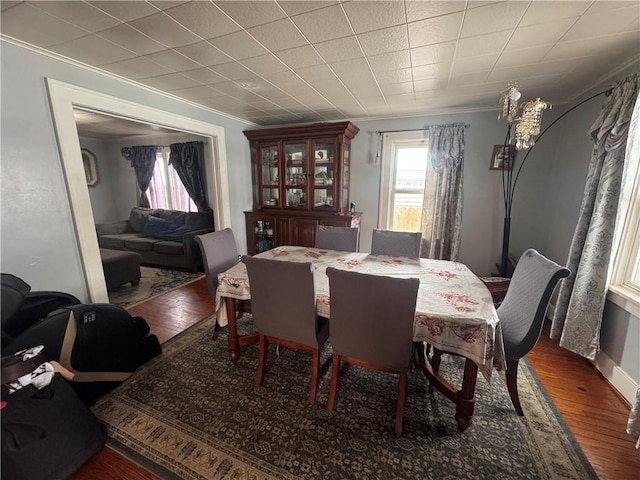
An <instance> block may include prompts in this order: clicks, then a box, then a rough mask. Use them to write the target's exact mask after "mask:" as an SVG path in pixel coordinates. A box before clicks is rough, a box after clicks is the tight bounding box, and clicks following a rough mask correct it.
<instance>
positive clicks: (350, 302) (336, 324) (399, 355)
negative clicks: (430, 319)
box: [327, 267, 420, 371]
mask: <svg viewBox="0 0 640 480" xmlns="http://www.w3.org/2000/svg"><path fill="white" fill-rule="evenodd" d="M327 275H328V277H329V289H330V292H331V293H330V298H331V320H330V323H329V337H330V339H331V345H332V346H333V352H334V353H337V354H339V355H345V356H349V357H354V358H357V359H359V360H362V361H365V362H369V363H373V364H375V365H379V366H383V367H386V368H392V369H394V370H400V371H407V370H408V368H409V366H410V364H411V352H412V348H413V321H414V316H415V311H416V298H417V295H418V287H419V285H420V280H418V279H417V278H394V277H384V276H378V275H368V274H365V273H357V272H350V271H346V270H338V269H336V268H333V267H328V268H327Z"/></svg>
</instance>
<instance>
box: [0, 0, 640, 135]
mask: <svg viewBox="0 0 640 480" xmlns="http://www.w3.org/2000/svg"><path fill="white" fill-rule="evenodd" d="M1 7H2V13H1V17H0V20H1V33H2V37H3V38H5V39H7V40H11V39H14V40H18V41H19V42H24V43H28V44H30V45H34V46H37V47H40V48H43V49H46V50H48V51H51V52H54V53H56V54H58V55H62V56H65V57H68V58H71V59H74V60H76V61H79V62H83V63H85V64H88V65H91V66H94V67H97V68H99V69H102V70H105V71H107V72H111V73H113V74H117V75H120V76H122V77H125V78H127V79H130V80H133V81H136V82H139V83H141V84H144V85H147V86H150V87H153V88H155V89H159V90H162V91H164V92H168V93H170V94H172V95H175V96H178V97H181V98H184V99H187V100H189V101H191V102H195V103H198V104H201V105H204V106H205V107H208V108H212V109H215V110H218V111H221V112H225V113H227V114H229V115H233V116H235V117H238V118H242V119H245V120H249V121H252V122H255V123H257V124H261V125H272V124H285V123H299V122H317V121H333V120H340V119H360V118H375V117H390V116H410V115H419V114H428V113H436V112H443V111H448V112H452V111H470V110H480V109H488V108H497V102H498V98H499V96H500V93H501V92H502V90H504V88H505V87H506V85H507V83H508V82H509V81H511V80H515V81H518V82H519V83H520V86H521V90H522V92H523V97H522V98H523V100H528V99H530V98H533V97H541V98H543V99H544V100H547V101H550V102H551V103H554V104H559V103H565V102H569V101H571V100H573V99H574V98H576V97H577V96H578V95H580V94H582V93H584V92H585V91H586V90H588V89H589V88H591V87H593V86H595V85H597V84H599V83H601V82H603V81H606V80H608V79H610V78H612V77H613V76H615V74H616V73H617V72H618V71H620V70H621V69H622V68H626V67H628V66H630V65H632V64H633V63H634V62H637V61H638V59H639V58H640V20H639V14H640V2H638V1H637V0H634V1H560V2H550V1H507V2H491V1H439V2H432V1H413V0H411V1H410V0H404V1H402V0H396V1H273V0H263V1H191V2H184V1H45V2H30V1H19V2H18V1H2V2H1Z"/></svg>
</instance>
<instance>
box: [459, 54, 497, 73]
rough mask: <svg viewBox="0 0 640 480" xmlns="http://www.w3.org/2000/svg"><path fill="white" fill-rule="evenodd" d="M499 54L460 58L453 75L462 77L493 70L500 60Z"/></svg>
mask: <svg viewBox="0 0 640 480" xmlns="http://www.w3.org/2000/svg"><path fill="white" fill-rule="evenodd" d="M498 57H499V54H498V53H492V54H489V55H478V56H475V57H467V58H460V59H458V60H456V62H455V63H454V65H453V71H452V74H453V75H462V74H465V73H473V72H486V71H487V70H491V69H492V68H493V66H494V65H495V63H496V60H498Z"/></svg>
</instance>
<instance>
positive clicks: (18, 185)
mask: <svg viewBox="0 0 640 480" xmlns="http://www.w3.org/2000/svg"><path fill="white" fill-rule="evenodd" d="M0 48H1V52H0V53H1V61H2V69H1V73H2V92H1V93H2V130H1V139H2V142H1V143H2V145H1V153H2V163H1V165H0V167H1V173H2V192H1V200H2V204H1V210H0V213H1V217H0V218H1V219H2V231H1V237H0V239H1V247H0V253H1V257H0V260H1V261H2V271H3V272H10V273H14V274H16V275H18V276H20V277H22V278H24V279H25V280H26V281H27V282H28V283H30V284H31V285H32V287H33V288H34V289H35V290H43V289H56V290H61V291H65V292H69V293H72V294H75V295H77V296H79V297H80V298H83V299H84V298H86V287H85V285H84V280H83V278H84V276H83V273H82V270H81V264H80V256H79V252H78V248H77V246H76V238H75V232H74V229H73V222H72V218H71V210H70V206H69V201H68V195H67V192H66V188H65V183H64V178H63V169H62V164H61V160H60V155H59V152H58V147H57V141H56V137H55V131H54V127H53V122H52V118H51V111H50V108H49V102H48V97H47V92H46V87H45V77H51V78H54V79H56V80H60V81H63V82H67V83H71V84H75V85H79V86H81V87H85V88H88V89H91V90H95V91H98V92H102V93H105V94H107V95H112V96H115V97H118V98H122V99H125V100H130V101H133V102H137V103H140V104H143V105H146V106H150V107H155V108H158V109H161V110H165V111H169V112H173V113H176V114H180V115H183V116H186V117H191V118H195V119H198V120H201V121H205V122H209V123H213V124H216V125H221V126H223V127H224V128H225V133H226V146H227V160H228V164H229V174H228V181H229V189H230V192H231V219H232V228H233V230H234V232H235V233H236V235H237V237H238V243H239V246H240V247H241V250H242V251H244V250H245V248H246V238H245V231H244V216H243V214H242V212H243V211H244V210H246V209H249V208H251V206H252V193H251V186H250V184H249V179H250V178H251V165H250V160H249V159H250V156H249V147H248V142H247V140H246V138H245V137H244V135H243V134H242V130H243V129H246V128H249V127H248V125H247V124H244V123H243V122H240V121H236V120H233V119H229V118H227V117H225V116H222V115H216V114H214V113H212V112H210V111H207V110H204V109H200V108H197V107H194V106H191V105H189V104H186V103H183V102H180V101H177V100H172V99H169V98H167V97H165V96H162V95H158V94H155V93H153V92H151V91H149V90H146V89H142V88H139V87H136V86H133V85H130V84H127V83H124V82H120V81H118V80H116V79H113V78H111V77H108V76H105V75H101V74H99V73H95V72H92V71H89V70H85V69H82V68H79V67H75V66H72V65H70V64H67V63H65V62H61V61H58V60H55V59H52V58H49V57H47V56H44V55H39V54H36V53H33V52H31V51H29V50H27V49H23V48H20V47H16V46H14V45H11V44H8V43H6V42H0ZM534 95H535V92H530V93H529V92H523V98H525V99H529V98H531V97H533V96H534ZM599 105H600V104H599V102H598V101H594V102H593V103H590V104H589V105H588V106H587V107H588V108H586V110H584V111H581V112H574V113H577V114H573V115H571V116H570V117H569V116H568V118H567V120H569V121H568V122H564V123H559V124H558V125H557V128H555V127H554V129H553V131H550V134H549V135H548V137H545V139H544V141H542V142H540V144H539V145H538V146H537V147H536V149H535V150H534V153H532V155H531V157H530V159H529V160H527V162H528V163H527V166H526V169H525V170H523V174H522V177H521V179H520V180H519V182H520V183H519V185H518V192H517V193H516V200H515V205H514V212H513V220H512V222H513V225H512V238H513V240H512V248H511V252H512V253H514V254H515V255H519V254H520V253H521V252H522V251H524V250H525V249H526V248H529V247H534V248H537V249H538V250H539V251H540V252H542V253H543V254H545V255H547V256H549V257H551V258H553V259H554V260H556V261H558V262H560V263H565V262H566V258H567V253H568V249H569V244H570V241H571V236H572V234H573V229H574V227H575V224H576V219H577V214H578V209H579V205H580V200H581V196H582V190H583V186H584V179H585V177H586V168H587V165H588V161H589V154H590V149H591V146H590V144H589V141H588V139H587V138H586V136H585V135H584V132H585V131H586V129H588V127H589V125H590V124H591V122H592V121H593V119H595V116H596V115H597V112H598V110H599ZM562 111H563V110H562V109H558V108H556V109H554V110H552V112H547V113H550V115H549V116H546V114H545V124H546V122H547V121H550V120H551V119H552V118H554V115H559V114H560V113H561V112H562ZM451 122H464V123H468V124H470V127H469V128H468V129H467V130H466V133H465V136H466V155H465V167H464V168H465V171H464V186H465V187H464V188H465V191H464V196H465V197H464V206H463V226H462V236H463V239H462V249H461V261H463V262H464V263H466V264H468V265H469V266H470V268H471V269H472V270H473V271H474V272H475V273H477V274H478V275H486V274H488V273H490V272H491V271H494V270H495V267H494V264H495V262H497V261H498V258H499V254H500V248H501V245H500V243H501V235H502V218H503V215H504V212H503V211H502V204H501V196H502V193H501V183H500V178H501V177H500V173H499V172H498V171H493V170H489V159H490V156H491V152H492V149H493V145H494V144H498V143H501V142H502V139H503V138H504V134H505V124H504V121H499V120H497V118H496V113H495V112H487V113H470V114H456V115H437V116H429V117H414V118H404V119H395V120H380V121H357V120H355V121H354V123H355V124H356V125H358V127H360V133H359V134H358V135H357V136H356V138H355V139H354V141H353V146H352V158H353V177H352V178H353V184H352V192H351V197H352V201H354V202H356V204H357V209H358V210H359V211H362V212H364V215H363V219H362V240H361V247H362V249H363V250H368V249H369V248H370V238H371V231H372V229H373V228H374V227H375V226H376V223H377V215H378V197H379V196H378V190H379V184H380V166H379V165H376V164H375V163H374V161H373V158H374V157H375V153H376V135H375V133H374V132H375V131H376V130H396V129H410V128H422V127H424V126H425V125H431V124H438V123H451ZM94 153H96V154H97V152H94ZM521 153H522V152H520V154H521ZM114 154H115V153H113V152H111V153H107V155H114ZM534 155H535V156H534ZM127 202H128V201H127ZM129 205H130V204H129ZM120 208H123V209H124V211H128V210H127V209H126V208H124V207H120V206H118V207H116V209H117V210H118V215H119V216H120V215H122V213H121V211H120V210H119V209H120ZM638 323H639V321H638V319H637V318H634V317H630V316H629V315H628V314H626V313H625V312H622V311H620V309H618V308H617V307H615V306H612V305H609V304H608V305H607V310H606V311H605V320H604V323H603V332H602V337H603V338H602V345H603V349H604V350H605V352H606V353H607V355H608V356H609V357H611V358H612V359H613V360H614V361H616V362H618V361H619V362H620V365H621V366H622V368H623V369H624V370H625V371H626V372H627V373H628V374H629V375H630V376H631V377H632V378H633V379H634V380H635V381H636V382H638V381H639V379H640V373H639V372H638V369H639V368H640V367H639V366H638V365H639V363H640V362H638V356H637V355H638V351H639V347H640V346H639V343H640V342H639V341H638ZM634 362H635V363H634Z"/></svg>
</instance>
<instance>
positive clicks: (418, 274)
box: [216, 246, 504, 379]
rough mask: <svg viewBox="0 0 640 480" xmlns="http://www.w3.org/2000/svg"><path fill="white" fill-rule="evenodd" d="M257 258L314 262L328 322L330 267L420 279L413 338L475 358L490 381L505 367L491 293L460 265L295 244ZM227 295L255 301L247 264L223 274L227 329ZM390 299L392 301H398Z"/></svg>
mask: <svg viewBox="0 0 640 480" xmlns="http://www.w3.org/2000/svg"><path fill="white" fill-rule="evenodd" d="M257 256H258V257H261V258H270V259H273V260H286V261H291V262H311V263H313V265H314V268H315V273H314V282H315V289H316V296H317V309H318V315H320V316H323V317H327V318H330V299H329V278H328V277H327V275H326V273H325V272H326V269H327V267H329V266H331V267H335V268H342V269H345V270H352V271H356V272H360V273H368V274H374V275H385V276H391V277H403V278H410V277H411V278H419V279H420V289H419V291H418V299H417V303H416V315H415V323H414V329H413V338H414V340H415V341H424V342H429V343H430V344H431V345H433V346H434V347H436V348H439V349H441V350H445V351H448V352H453V353H457V354H459V355H462V356H464V357H466V358H469V359H471V360H473V361H474V362H475V363H476V365H478V368H479V369H480V371H481V372H482V373H483V375H484V376H485V378H487V379H489V378H490V376H491V370H492V369H493V367H494V366H495V367H496V368H497V369H499V370H502V369H504V349H503V345H502V335H501V333H500V328H499V324H498V315H497V313H496V310H495V308H494V306H493V300H492V298H491V294H490V293H489V290H488V289H487V287H486V286H485V285H484V283H483V282H482V281H481V280H480V279H479V278H478V277H477V276H476V275H474V274H473V273H472V272H471V270H469V269H468V268H467V267H466V266H465V265H463V264H461V263H457V262H449V261H444V260H430V259H425V258H421V259H412V258H405V257H388V256H384V255H371V254H367V253H352V252H338V251H335V250H323V249H316V248H308V247H294V246H284V247H277V248H274V249H272V250H269V251H266V252H262V253H260V254H258V255H257ZM294 294H295V293H294ZM222 297H232V298H237V299H242V300H246V299H249V298H251V292H250V289H249V279H248V276H247V270H246V268H245V265H244V264H243V263H239V264H238V265H235V266H234V267H232V268H231V269H229V270H227V271H226V272H223V273H221V274H220V275H218V289H217V293H216V314H217V320H218V323H219V324H220V325H221V326H225V325H227V323H228V321H227V317H226V310H225V308H224V302H223V301H221V300H222ZM389 301H390V302H393V298H390V299H389Z"/></svg>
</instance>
